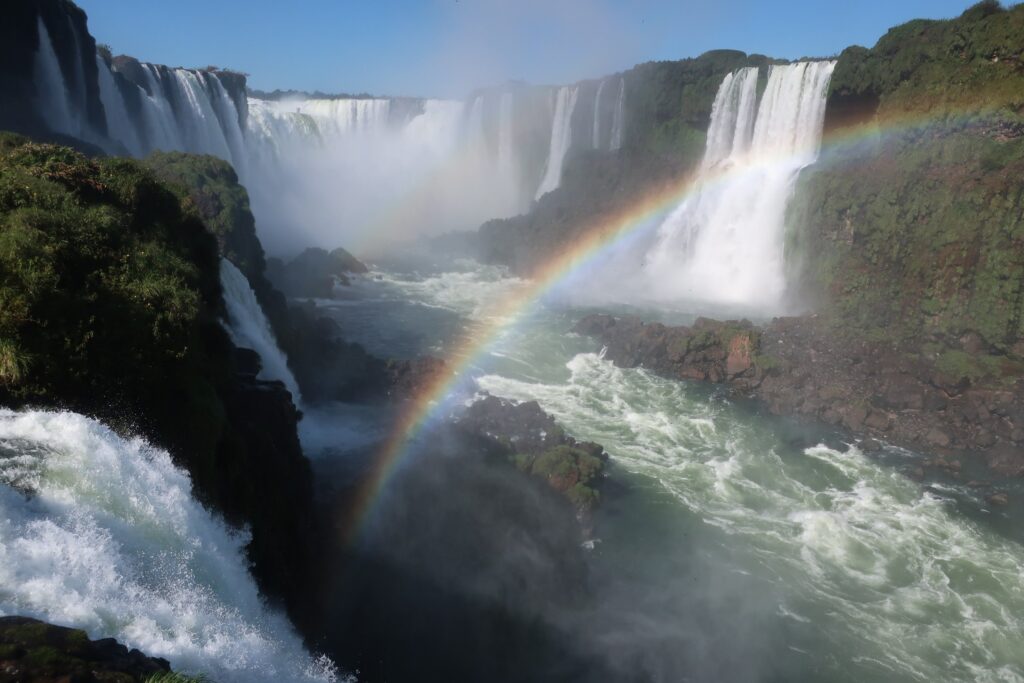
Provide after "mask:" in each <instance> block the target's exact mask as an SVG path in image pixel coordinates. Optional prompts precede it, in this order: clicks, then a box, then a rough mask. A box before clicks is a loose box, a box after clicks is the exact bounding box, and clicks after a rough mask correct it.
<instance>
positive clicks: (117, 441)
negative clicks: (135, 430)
mask: <svg viewBox="0 0 1024 683" xmlns="http://www.w3.org/2000/svg"><path fill="white" fill-rule="evenodd" d="M247 540H248V539H247V537H246V534H244V533H239V532H237V531H233V530H231V529H229V528H228V527H227V526H226V525H225V524H224V522H223V521H221V520H220V519H219V518H217V517H214V516H213V515H212V514H211V513H210V512H209V511H208V510H207V509H206V508H205V507H203V505H201V504H200V503H199V502H198V501H197V500H195V498H194V497H193V495H192V483H191V481H190V480H189V477H188V474H187V473H186V472H184V471H182V470H180V469H178V468H177V467H175V465H174V464H173V462H172V461H171V457H170V456H169V455H168V453H167V452H166V451H163V450H160V449H157V448H154V447H152V446H150V445H149V444H147V443H146V442H145V441H144V440H142V439H139V438H124V437H121V436H118V435H117V434H115V433H114V432H113V431H111V430H110V429H108V428H107V427H105V426H104V425H102V424H101V423H99V422H97V421H95V420H92V419H89V418H86V417H83V416H81V415H77V414H75V413H67V412H63V413H56V412H43V411H26V412H17V413H16V412H13V411H10V410H5V409H0V615H13V614H18V615H26V616H32V617H36V618H39V619H43V620H45V621H50V622H55V623H58V624H62V625H65V626H72V627H76V628H81V629H84V630H85V631H86V632H88V634H89V636H90V637H91V638H107V637H116V638H117V639H118V640H120V641H121V642H122V643H124V644H125V645H127V646H128V647H132V648H139V649H141V650H143V651H144V652H146V653H147V654H148V655H151V656H156V657H165V658H166V659H168V660H169V661H170V663H171V665H172V666H173V667H174V669H175V670H176V671H184V672H192V673H200V672H201V673H203V674H207V675H210V676H212V677H214V678H215V679H216V680H218V681H223V682H224V683H231V682H237V683H240V682H242V681H246V682H248V681H258V682H264V683H269V682H270V681H282V680H283V681H296V682H298V681H314V680H319V681H332V680H336V679H337V675H336V673H335V669H334V666H333V664H331V663H330V662H329V660H325V659H321V660H319V661H314V660H313V658H312V657H310V655H309V654H308V653H307V652H306V651H304V649H303V647H302V643H301V640H300V639H299V637H298V636H297V635H296V634H295V632H294V630H293V629H292V627H291V625H290V624H289V623H288V621H287V619H286V618H285V617H284V615H282V614H279V613H277V612H275V611H272V610H271V609H269V608H268V607H267V606H266V604H265V603H264V601H263V599H262V598H261V596H260V595H259V592H258V590H257V587H256V584H255V582H254V581H253V579H252V577H251V576H250V575H249V572H248V560H247V559H246V553H245V544H246V542H247Z"/></svg>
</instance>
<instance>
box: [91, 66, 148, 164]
mask: <svg viewBox="0 0 1024 683" xmlns="http://www.w3.org/2000/svg"><path fill="white" fill-rule="evenodd" d="M96 69H97V70H98V71H99V82H100V101H101V102H103V110H104V111H105V112H106V116H107V135H108V136H109V137H110V139H112V140H117V141H118V142H120V143H121V144H122V145H124V146H125V148H126V149H127V150H128V151H129V152H130V153H131V154H133V155H135V156H142V155H143V154H144V153H145V152H146V150H145V148H144V146H143V144H142V141H141V140H140V139H139V132H138V129H137V128H136V126H135V123H134V122H133V121H132V118H131V116H129V114H128V108H127V107H126V106H125V103H124V97H122V95H121V91H120V90H119V89H118V87H117V83H116V82H115V81H114V74H112V73H111V72H110V67H109V66H107V63H106V61H104V59H103V58H102V57H100V55H99V54H97V55H96Z"/></svg>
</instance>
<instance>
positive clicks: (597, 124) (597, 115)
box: [593, 79, 608, 149]
mask: <svg viewBox="0 0 1024 683" xmlns="http://www.w3.org/2000/svg"><path fill="white" fill-rule="evenodd" d="M607 82H608V81H607V79H604V80H602V81H601V83H600V84H598V86H597V93H595V94H594V144H593V146H594V149H601V93H603V92H604V86H605V83H607Z"/></svg>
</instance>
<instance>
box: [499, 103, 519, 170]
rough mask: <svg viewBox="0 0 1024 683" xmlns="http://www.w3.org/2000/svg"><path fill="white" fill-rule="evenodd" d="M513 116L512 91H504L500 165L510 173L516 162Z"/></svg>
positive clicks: (500, 106)
mask: <svg viewBox="0 0 1024 683" xmlns="http://www.w3.org/2000/svg"><path fill="white" fill-rule="evenodd" d="M512 116H513V114H512V93H510V92H505V93H502V94H501V103H500V105H499V109H498V166H499V167H500V168H501V169H502V171H503V172H505V173H508V174H511V173H512V169H514V168H515V163H516V158H515V153H516V152H515V140H514V135H515V130H514V129H513V118H512Z"/></svg>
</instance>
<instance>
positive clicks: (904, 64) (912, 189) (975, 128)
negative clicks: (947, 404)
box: [786, 2, 1024, 379]
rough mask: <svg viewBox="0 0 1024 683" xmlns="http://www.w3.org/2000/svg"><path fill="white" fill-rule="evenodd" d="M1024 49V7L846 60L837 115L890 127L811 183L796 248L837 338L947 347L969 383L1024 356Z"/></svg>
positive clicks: (924, 25)
mask: <svg viewBox="0 0 1024 683" xmlns="http://www.w3.org/2000/svg"><path fill="white" fill-rule="evenodd" d="M1022 49H1024V5H1019V6H1017V7H1015V8H1013V9H1009V10H1005V9H1002V8H1000V7H999V5H998V3H993V2H983V3H980V4H978V5H976V6H974V7H972V8H971V9H970V10H968V11H967V12H965V13H964V15H963V16H961V17H960V18H958V19H955V20H951V21H914V22H910V23H908V24H904V25H903V26H899V27H897V28H894V29H892V30H891V31H889V33H887V34H886V35H885V36H884V37H883V38H882V39H881V40H880V41H879V42H878V45H876V46H875V47H874V48H873V49H871V50H866V49H864V48H850V49H849V50H847V51H845V52H844V53H843V55H842V56H841V58H840V60H839V64H838V66H837V68H836V72H835V76H834V77H833V80H832V93H831V95H830V101H829V108H830V111H841V110H842V109H843V107H849V108H853V109H855V108H856V107H854V105H853V104H852V103H854V102H856V101H858V99H859V104H860V105H870V107H867V108H863V107H862V108H861V110H859V114H858V116H859V117H860V119H859V122H860V123H871V122H875V123H877V124H878V125H877V131H876V134H875V136H874V138H873V139H872V140H869V141H865V142H863V143H861V146H860V147H859V148H858V149H856V150H854V151H853V152H852V153H851V150H850V149H849V148H846V149H842V150H838V152H837V153H836V154H834V155H832V156H829V155H827V154H826V155H825V156H824V157H823V159H822V161H821V162H819V164H817V165H816V166H815V167H813V168H811V169H808V170H807V171H805V172H804V173H803V174H802V175H801V178H800V181H799V186H798V188H797V192H796V199H795V201H794V202H793V204H792V206H791V212H790V216H789V219H790V226H791V230H790V232H789V234H788V235H787V245H786V248H787V259H788V261H789V262H790V265H791V267H792V268H793V270H794V271H795V272H796V273H798V274H799V278H800V281H801V284H802V287H801V289H802V290H803V291H804V292H809V293H812V294H813V295H814V298H815V299H817V301H815V302H814V303H816V304H818V307H819V308H820V310H822V311H823V312H825V313H826V314H827V315H828V316H829V317H830V319H831V321H832V322H833V323H834V324H835V327H836V329H837V330H841V331H842V333H844V334H850V335H855V336H859V337H862V338H866V339H870V340H875V341H883V340H884V341H889V342H892V343H894V344H897V345H903V346H905V347H906V348H908V349H918V350H921V349H922V348H923V347H924V346H926V345H928V344H933V345H936V346H937V347H938V348H939V349H940V350H939V351H937V352H935V353H932V354H930V356H929V357H930V358H931V359H932V360H936V361H937V362H938V363H939V364H940V365H941V366H942V367H943V368H944V369H945V370H944V371H947V372H948V374H950V375H955V376H957V377H966V378H973V379H980V378H982V377H986V376H995V375H997V374H998V370H997V368H996V367H995V366H994V365H993V363H991V362H989V361H987V360H984V359H985V358H987V356H986V355H985V354H986V353H992V354H995V355H997V356H1006V355H1009V356H1011V357H1020V356H1022V355H1024V345H1022V342H1021V340H1022V338H1024V217H1022V215H1024V186H1022V185H1021V182H1020V179H1021V178H1022V177H1024V64H1022V61H1021V50H1022ZM851 110H852V109H851ZM830 115H831V114H830ZM901 115H909V118H901ZM890 117H895V120H897V121H900V120H904V121H905V123H904V124H903V125H899V126H896V127H891V126H888V125H887V124H888V121H889V120H890ZM849 122H857V121H840V123H849ZM908 124H909V125H908ZM975 334H976V335H978V336H979V337H980V339H981V342H980V344H978V345H977V348H973V346H972V348H971V350H970V351H969V352H968V353H969V355H970V356H973V357H975V360H973V361H971V363H970V366H969V367H968V366H967V365H965V355H964V354H963V351H967V349H966V348H963V349H961V347H962V346H963V345H964V344H965V341H963V340H967V339H970V338H973V337H972V336H971V335H975ZM979 359H981V360H979Z"/></svg>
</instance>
